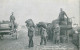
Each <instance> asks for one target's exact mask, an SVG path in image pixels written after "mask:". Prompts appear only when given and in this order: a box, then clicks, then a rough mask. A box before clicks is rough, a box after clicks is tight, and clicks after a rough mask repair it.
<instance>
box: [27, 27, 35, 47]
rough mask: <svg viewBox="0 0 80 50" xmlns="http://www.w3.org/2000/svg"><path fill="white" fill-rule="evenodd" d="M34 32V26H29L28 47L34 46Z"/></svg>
mask: <svg viewBox="0 0 80 50" xmlns="http://www.w3.org/2000/svg"><path fill="white" fill-rule="evenodd" d="M33 33H34V29H33V27H31V26H30V27H28V37H29V45H28V47H29V48H30V47H33V46H34V45H33Z"/></svg>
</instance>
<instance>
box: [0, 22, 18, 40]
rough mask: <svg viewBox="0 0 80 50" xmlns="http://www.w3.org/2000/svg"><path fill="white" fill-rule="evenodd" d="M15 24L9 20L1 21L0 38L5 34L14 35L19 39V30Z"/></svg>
mask: <svg viewBox="0 0 80 50" xmlns="http://www.w3.org/2000/svg"><path fill="white" fill-rule="evenodd" d="M14 26H15V25H14V24H12V23H11V22H9V21H7V22H1V23H0V39H3V35H12V37H15V38H16V39H17V38H18V37H17V31H16V28H15V27H14ZM13 34H14V35H13Z"/></svg>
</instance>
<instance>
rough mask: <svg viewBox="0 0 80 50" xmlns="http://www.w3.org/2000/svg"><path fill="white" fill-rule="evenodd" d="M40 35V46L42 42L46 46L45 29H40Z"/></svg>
mask: <svg viewBox="0 0 80 50" xmlns="http://www.w3.org/2000/svg"><path fill="white" fill-rule="evenodd" d="M40 35H41V42H40V45H42V44H43V42H44V45H46V41H47V39H46V37H47V32H46V29H45V28H43V27H41V32H40Z"/></svg>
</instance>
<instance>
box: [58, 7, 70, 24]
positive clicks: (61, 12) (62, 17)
mask: <svg viewBox="0 0 80 50" xmlns="http://www.w3.org/2000/svg"><path fill="white" fill-rule="evenodd" d="M64 16H66V17H67V18H68V16H67V14H66V13H65V12H64V11H63V9H62V8H60V13H59V24H61V22H62V21H64V19H65V18H64Z"/></svg>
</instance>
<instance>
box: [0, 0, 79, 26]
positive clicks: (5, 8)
mask: <svg viewBox="0 0 80 50" xmlns="http://www.w3.org/2000/svg"><path fill="white" fill-rule="evenodd" d="M78 1H79V0H0V21H2V20H9V17H10V15H11V12H14V16H15V18H16V22H17V23H18V24H20V25H22V24H25V21H26V20H27V19H32V20H33V21H34V23H38V22H40V21H43V22H52V20H54V19H57V17H58V15H59V12H60V8H63V10H64V11H65V12H66V13H67V15H68V17H70V18H71V17H75V19H73V20H75V21H73V22H74V23H79V2H78Z"/></svg>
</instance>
